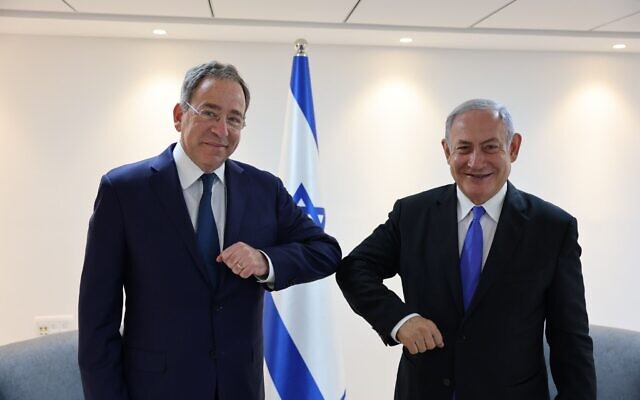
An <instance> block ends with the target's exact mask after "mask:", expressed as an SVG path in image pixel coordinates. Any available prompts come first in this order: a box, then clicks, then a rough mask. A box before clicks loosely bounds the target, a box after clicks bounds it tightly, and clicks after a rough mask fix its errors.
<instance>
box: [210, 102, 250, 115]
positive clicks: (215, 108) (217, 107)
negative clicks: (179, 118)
mask: <svg viewBox="0 0 640 400" xmlns="http://www.w3.org/2000/svg"><path fill="white" fill-rule="evenodd" d="M200 107H202V108H204V107H206V108H211V109H214V110H217V111H221V110H222V107H220V106H219V105H217V104H214V103H209V102H205V103H202V104H201V105H200ZM229 114H234V115H238V116H240V117H242V116H243V115H242V113H241V112H240V111H238V110H236V109H235V108H234V109H232V110H231V111H229Z"/></svg>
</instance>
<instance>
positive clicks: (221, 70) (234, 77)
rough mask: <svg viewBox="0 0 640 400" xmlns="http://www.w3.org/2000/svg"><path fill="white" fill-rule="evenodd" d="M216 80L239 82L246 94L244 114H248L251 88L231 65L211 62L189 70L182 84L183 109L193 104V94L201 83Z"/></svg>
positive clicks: (181, 102)
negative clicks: (210, 79)
mask: <svg viewBox="0 0 640 400" xmlns="http://www.w3.org/2000/svg"><path fill="white" fill-rule="evenodd" d="M208 77H211V78H214V79H218V80H223V79H227V80H231V81H234V82H237V83H238V84H240V86H241V87H242V92H243V93H244V102H245V107H244V112H245V113H246V112H247V109H248V108H249V98H250V95H249V88H248V87H247V84H246V83H245V82H244V80H243V79H242V77H241V76H240V74H239V73H238V70H237V69H236V67H234V66H233V65H231V64H222V63H219V62H217V61H209V62H208V63H206V64H200V65H196V66H195V67H193V68H191V69H189V70H188V71H187V73H186V74H185V76H184V82H182V91H181V92H180V105H181V106H182V108H183V109H186V108H187V103H189V102H191V97H192V96H193V92H194V91H195V90H196V89H197V88H198V85H200V82H201V81H202V80H203V79H204V78H208Z"/></svg>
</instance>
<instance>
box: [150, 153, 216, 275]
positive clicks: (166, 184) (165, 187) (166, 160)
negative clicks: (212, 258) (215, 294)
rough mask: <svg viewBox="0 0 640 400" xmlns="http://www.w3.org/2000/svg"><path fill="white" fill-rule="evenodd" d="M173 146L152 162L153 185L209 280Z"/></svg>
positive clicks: (202, 272) (196, 261) (193, 256)
mask: <svg viewBox="0 0 640 400" xmlns="http://www.w3.org/2000/svg"><path fill="white" fill-rule="evenodd" d="M173 146H174V145H171V146H169V148H167V150H165V151H164V152H163V153H162V154H160V155H159V156H158V157H156V158H155V160H153V162H152V164H151V170H152V174H151V187H152V189H153V190H154V191H155V193H156V195H157V196H158V199H159V200H160V203H161V204H162V205H163V207H164V208H165V211H166V215H167V217H168V219H169V220H170V221H171V222H172V223H173V225H174V226H175V227H176V231H177V232H178V235H179V236H180V238H181V239H182V241H183V242H184V244H185V245H186V247H187V249H188V250H189V254H190V255H191V258H192V259H193V262H194V264H195V265H196V266H197V268H198V270H199V271H200V273H201V274H202V278H203V279H204V280H206V281H207V282H209V278H208V275H207V271H206V266H205V264H204V261H203V260H202V256H201V255H200V252H199V251H198V247H197V244H196V235H195V232H194V230H193V225H191V218H190V217H189V212H188V211H187V205H186V204H185V202H184V195H183V194H182V187H181V186H180V178H178V171H177V170H176V164H175V162H174V160H173Z"/></svg>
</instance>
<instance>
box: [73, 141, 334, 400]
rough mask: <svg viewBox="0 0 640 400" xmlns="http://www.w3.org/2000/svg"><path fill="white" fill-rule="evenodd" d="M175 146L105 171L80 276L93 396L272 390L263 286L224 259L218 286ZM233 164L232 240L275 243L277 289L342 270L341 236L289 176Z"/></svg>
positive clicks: (221, 395)
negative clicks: (317, 219)
mask: <svg viewBox="0 0 640 400" xmlns="http://www.w3.org/2000/svg"><path fill="white" fill-rule="evenodd" d="M173 146H174V145H172V146H170V147H169V148H168V149H166V150H165V151H164V152H163V153H162V154H160V155H159V156H157V157H154V158H151V159H148V160H144V161H141V162H138V163H135V164H131V165H126V166H123V167H119V168H116V169H114V170H112V171H110V172H109V173H107V174H106V175H105V176H103V178H102V181H101V183H100V188H99V191H98V196H97V199H96V202H95V206H94V212H93V215H92V217H91V220H90V223H89V233H88V239H87V247H86V254H85V261H84V268H83V272H82V279H81V284H80V300H79V313H78V314H79V315H78V318H79V330H80V339H79V364H80V370H81V375H82V382H83V387H84V392H85V396H86V398H87V399H109V400H114V399H126V398H129V399H213V398H216V397H215V396H217V398H218V399H220V400H226V399H260V398H263V397H264V386H263V372H262V371H263V361H262V360H263V344H262V305H263V294H264V287H263V285H262V284H260V283H258V282H257V281H256V280H255V279H254V278H248V279H241V278H239V277H237V276H236V275H234V274H233V273H232V272H231V271H230V270H228V268H226V267H224V266H222V267H221V269H222V272H221V273H220V282H219V284H218V286H217V288H215V289H214V288H213V287H211V285H210V283H209V280H208V278H207V273H206V270H205V262H204V260H203V259H202V256H201V253H200V252H199V251H198V248H197V244H196V238H195V233H194V229H193V226H192V224H191V220H190V218H189V214H188V211H187V208H186V205H185V201H184V196H183V194H182V189H181V187H180V182H179V178H178V174H177V170H176V166H175V162H174V160H173V155H172V151H173ZM225 174H226V176H225V183H226V186H227V219H226V226H225V234H224V242H225V243H224V247H225V248H226V247H227V246H230V245H231V244H233V243H236V242H238V241H242V242H245V243H247V244H249V245H250V246H253V247H254V248H257V249H261V250H262V251H264V252H265V253H266V254H268V255H269V257H270V258H271V260H272V262H273V266H274V270H275V285H274V289H275V290H279V289H284V288H286V287H288V286H290V285H293V284H297V283H303V282H308V281H312V280H315V279H319V278H322V277H324V276H327V275H330V274H331V273H333V272H334V271H335V268H336V265H337V263H338V261H339V260H340V248H339V246H338V244H337V242H336V241H335V239H333V238H332V237H330V236H328V235H326V234H324V233H323V232H322V230H321V229H320V228H319V227H317V226H316V225H315V224H314V223H313V222H312V221H311V220H310V219H309V218H308V217H307V216H306V214H304V212H303V211H302V210H301V209H300V208H299V207H297V206H296V205H295V204H294V203H293V201H292V199H291V197H290V196H289V194H288V193H287V191H286V190H285V188H284V187H283V185H282V182H281V181H280V180H279V179H278V178H276V177H274V176H273V175H271V174H269V173H267V172H264V171H260V170H257V169H256V168H254V167H251V166H249V165H247V164H243V163H239V162H236V161H231V160H228V161H227V162H226V172H225ZM123 287H124V290H125V292H126V304H125V317H124V331H123V333H122V335H121V334H120V332H119V328H120V323H121V315H122V314H121V313H122V303H123V294H122V292H123Z"/></svg>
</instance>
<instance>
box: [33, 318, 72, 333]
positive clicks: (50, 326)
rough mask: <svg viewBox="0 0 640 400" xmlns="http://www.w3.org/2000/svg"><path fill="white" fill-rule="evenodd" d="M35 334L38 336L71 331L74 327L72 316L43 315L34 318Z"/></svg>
mask: <svg viewBox="0 0 640 400" xmlns="http://www.w3.org/2000/svg"><path fill="white" fill-rule="evenodd" d="M35 322H36V334H37V335H38V336H46V335H51V334H52V333H60V332H66V331H70V330H73V329H74V327H75V325H74V321H73V316H72V315H45V316H37V317H35Z"/></svg>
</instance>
